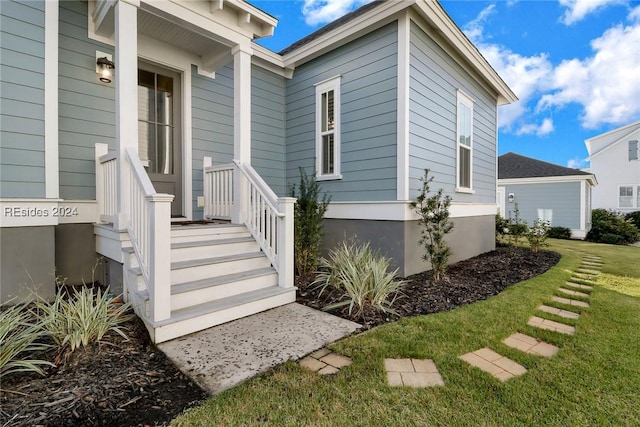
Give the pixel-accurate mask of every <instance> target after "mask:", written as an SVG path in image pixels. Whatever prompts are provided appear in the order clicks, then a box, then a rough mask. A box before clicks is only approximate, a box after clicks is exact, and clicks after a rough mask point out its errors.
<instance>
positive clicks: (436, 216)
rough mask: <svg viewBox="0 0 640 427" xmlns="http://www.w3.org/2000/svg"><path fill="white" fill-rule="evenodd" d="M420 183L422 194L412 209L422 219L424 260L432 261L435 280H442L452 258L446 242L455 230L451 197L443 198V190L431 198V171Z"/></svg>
mask: <svg viewBox="0 0 640 427" xmlns="http://www.w3.org/2000/svg"><path fill="white" fill-rule="evenodd" d="M420 181H421V182H422V188H421V190H420V194H418V197H417V198H416V201H414V202H412V203H411V207H412V208H414V209H415V211H416V213H417V214H418V216H419V217H420V219H419V223H420V225H421V226H422V232H421V234H422V237H421V238H420V243H421V244H422V245H423V246H424V247H425V250H426V253H425V255H423V259H424V260H425V261H431V267H432V269H433V278H434V279H435V280H440V279H441V278H443V277H444V275H445V272H446V269H447V263H448V261H449V257H450V256H451V248H450V247H449V245H447V242H445V240H444V238H445V236H446V235H447V234H448V233H449V232H450V231H451V230H452V229H453V222H452V221H451V220H450V219H449V206H450V205H451V197H449V196H443V194H442V193H443V190H442V188H441V189H439V190H438V191H437V192H436V193H435V194H432V195H430V196H429V193H430V188H429V184H430V183H431V181H433V177H429V169H425V170H424V177H423V178H420Z"/></svg>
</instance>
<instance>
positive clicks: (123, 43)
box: [114, 0, 140, 230]
mask: <svg viewBox="0 0 640 427" xmlns="http://www.w3.org/2000/svg"><path fill="white" fill-rule="evenodd" d="M139 6H140V1H139V0H119V1H118V2H117V3H116V5H115V42H116V49H115V56H114V63H115V67H116V68H115V88H116V146H117V149H116V151H117V152H118V216H117V221H116V224H114V225H115V227H116V228H117V229H120V230H123V229H125V228H126V227H127V221H128V218H129V212H130V208H129V203H130V202H129V200H130V196H129V188H130V186H131V184H130V182H129V177H130V167H131V166H130V163H129V160H128V158H127V155H126V153H125V150H126V148H127V147H131V148H133V149H134V150H135V151H136V152H137V151H138V7H139Z"/></svg>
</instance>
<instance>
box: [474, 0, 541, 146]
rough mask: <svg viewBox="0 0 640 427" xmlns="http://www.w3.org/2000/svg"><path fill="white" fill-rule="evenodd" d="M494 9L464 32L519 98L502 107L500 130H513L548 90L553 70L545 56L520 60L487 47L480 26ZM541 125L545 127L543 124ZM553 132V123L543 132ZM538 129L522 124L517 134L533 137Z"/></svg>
mask: <svg viewBox="0 0 640 427" xmlns="http://www.w3.org/2000/svg"><path fill="white" fill-rule="evenodd" d="M494 7H495V5H490V6H487V7H486V8H485V9H483V10H482V11H481V12H480V14H478V17H477V18H476V19H474V20H473V21H471V22H469V24H467V25H466V26H465V27H464V32H465V34H466V35H467V37H469V39H471V41H472V42H473V43H474V44H475V45H476V46H477V47H478V49H479V50H480V52H481V53H482V55H483V56H484V57H485V58H486V59H487V61H489V63H490V64H491V66H492V67H493V68H494V69H495V70H496V72H497V73H498V74H499V75H500V76H501V77H502V78H503V79H504V81H505V82H506V83H507V84H508V85H509V87H510V88H511V89H512V90H513V91H514V92H515V94H516V95H517V96H518V98H519V101H517V102H515V103H513V104H510V105H507V106H504V107H501V108H500V115H499V126H500V127H501V128H513V127H516V122H518V121H521V119H522V118H523V116H525V115H526V114H527V113H528V112H530V110H531V108H530V106H529V103H530V102H531V101H532V100H533V99H534V97H537V96H539V95H540V94H541V93H542V91H544V90H548V89H549V87H548V82H549V78H550V76H551V74H552V72H553V66H552V64H551V62H550V61H549V59H548V58H547V55H546V54H544V53H542V54H539V55H534V56H523V55H520V54H518V53H515V52H513V51H511V50H510V49H508V48H506V47H504V46H501V45H498V44H494V43H488V42H486V40H485V36H484V34H483V31H484V28H483V25H484V23H485V22H486V20H487V18H488V17H490V16H491V14H492V13H493V12H494ZM543 124H544V123H543ZM549 124H550V125H551V129H550V130H549V132H551V131H552V130H553V122H552V121H551V122H549V123H547V124H546V125H545V128H544V129H542V130H547V129H549ZM539 127H540V125H535V124H521V125H520V126H519V129H520V130H521V131H520V133H523V134H524V133H527V134H528V133H536V132H537V131H536V130H535V129H538V128H539Z"/></svg>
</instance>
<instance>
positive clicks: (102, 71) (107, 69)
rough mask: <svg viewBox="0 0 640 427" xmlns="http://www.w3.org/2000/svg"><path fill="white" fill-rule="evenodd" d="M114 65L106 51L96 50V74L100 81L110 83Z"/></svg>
mask: <svg viewBox="0 0 640 427" xmlns="http://www.w3.org/2000/svg"><path fill="white" fill-rule="evenodd" d="M115 68H116V65H115V64H114V63H113V60H112V57H111V55H110V54H108V53H104V52H99V51H96V74H98V75H99V76H100V81H101V82H102V83H111V79H112V78H113V73H112V71H111V70H114V69H115Z"/></svg>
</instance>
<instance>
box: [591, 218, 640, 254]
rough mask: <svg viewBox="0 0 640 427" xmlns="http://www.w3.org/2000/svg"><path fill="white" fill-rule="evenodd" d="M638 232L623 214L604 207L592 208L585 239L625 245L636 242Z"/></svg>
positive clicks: (639, 234) (638, 236) (639, 236)
mask: <svg viewBox="0 0 640 427" xmlns="http://www.w3.org/2000/svg"><path fill="white" fill-rule="evenodd" d="M639 238H640V232H639V231H638V229H637V228H636V227H635V225H634V224H633V223H632V222H631V220H627V219H625V217H624V215H622V214H621V213H617V212H612V211H607V210H605V209H594V210H593V211H592V212H591V230H589V232H588V233H587V240H588V241H590V242H597V243H609V244H614V245H625V244H631V243H634V242H637V241H638V239H639Z"/></svg>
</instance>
